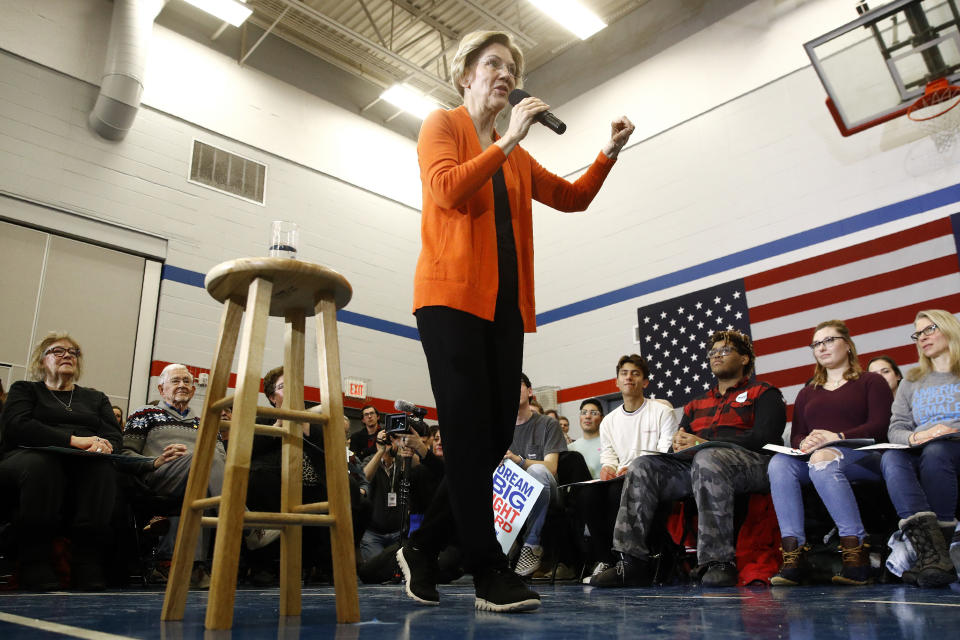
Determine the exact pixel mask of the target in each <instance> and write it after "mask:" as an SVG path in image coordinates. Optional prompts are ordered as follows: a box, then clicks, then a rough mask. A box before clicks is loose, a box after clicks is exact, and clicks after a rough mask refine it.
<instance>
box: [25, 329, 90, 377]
mask: <svg viewBox="0 0 960 640" xmlns="http://www.w3.org/2000/svg"><path fill="white" fill-rule="evenodd" d="M60 340H67V341H68V342H70V344H72V345H73V346H74V347H76V348H77V349H78V350H79V351H80V353H79V354H77V373H76V374H75V375H74V376H73V379H74V380H79V379H80V374H81V372H82V371H83V349H80V344H79V343H78V342H77V341H76V340H74V339H73V338H72V337H71V336H70V334H69V333H67V332H66V331H51V332H50V333H48V334H47V335H45V336H44V337H43V339H42V340H41V341H40V342H38V343H37V344H36V346H34V347H33V352H32V353H31V354H30V365H29V367H28V369H27V372H28V374H29V375H30V378H31V379H33V380H37V381H39V380H43V379H44V378H45V377H46V376H47V370H46V369H45V368H44V366H43V357H44V356H45V355H46V351H47V349H49V348H50V345H52V344H53V343H54V342H59V341H60Z"/></svg>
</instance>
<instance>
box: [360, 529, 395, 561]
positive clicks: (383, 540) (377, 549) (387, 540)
mask: <svg viewBox="0 0 960 640" xmlns="http://www.w3.org/2000/svg"><path fill="white" fill-rule="evenodd" d="M397 542H400V532H399V531H394V532H392V533H377V532H376V531H371V530H370V529H367V530H366V531H364V532H363V537H362V538H360V562H368V561H369V560H370V559H371V558H373V557H375V556H377V555H378V554H380V553H383V550H384V549H386V548H387V547H389V546H390V545H392V544H396V543H397Z"/></svg>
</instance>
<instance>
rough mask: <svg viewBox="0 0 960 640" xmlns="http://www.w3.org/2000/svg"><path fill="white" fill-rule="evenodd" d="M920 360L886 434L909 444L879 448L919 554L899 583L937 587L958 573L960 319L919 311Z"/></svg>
mask: <svg viewBox="0 0 960 640" xmlns="http://www.w3.org/2000/svg"><path fill="white" fill-rule="evenodd" d="M914 327H915V329H916V330H915V331H914V333H913V334H912V335H911V336H910V338H911V339H912V340H914V341H915V342H916V343H917V351H918V355H919V363H918V365H917V366H916V367H914V368H913V369H911V370H909V371H908V372H907V375H906V379H905V380H904V381H903V382H901V383H900V388H899V389H897V397H896V399H895V400H894V402H893V417H892V418H891V420H890V431H889V432H888V434H887V435H888V437H889V439H890V442H892V443H895V444H906V445H910V447H911V448H910V449H900V450H892V451H886V452H885V453H884V454H883V461H882V464H883V479H884V480H885V481H886V483H887V490H888V491H889V493H890V500H891V501H892V502H893V506H894V507H895V508H896V510H897V515H899V516H900V518H902V519H901V520H900V530H901V531H902V532H903V534H904V537H906V538H907V539H908V540H909V541H910V544H912V545H913V548H914V550H915V551H916V553H917V562H916V565H915V566H914V567H912V568H911V569H910V570H908V571H907V572H905V573H904V574H903V580H904V582H908V583H914V584H917V585H919V586H921V587H941V586H944V585H947V584H950V583H951V582H953V581H955V580H956V579H957V574H956V571H955V568H954V565H953V563H952V562H951V561H950V555H949V550H948V545H949V544H950V539H951V537H952V535H953V531H954V529H955V527H956V525H957V520H956V513H957V473H958V470H960V440H957V438H958V437H960V435H958V434H960V322H958V321H957V319H956V317H955V316H954V315H953V314H952V313H950V312H949V311H943V310H941V309H931V310H927V311H921V312H920V313H918V314H917V319H916V321H915V322H914Z"/></svg>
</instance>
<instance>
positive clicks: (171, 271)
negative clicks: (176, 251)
mask: <svg viewBox="0 0 960 640" xmlns="http://www.w3.org/2000/svg"><path fill="white" fill-rule="evenodd" d="M205 277H206V274H203V273H200V272H199V271H190V270H189V269H181V268H180V267H174V266H172V265H169V264H165V265H163V268H162V269H161V270H160V279H161V280H172V281H173V282H179V283H181V284H188V285H190V286H192V287H200V288H201V289H202V288H203V279H204V278H205Z"/></svg>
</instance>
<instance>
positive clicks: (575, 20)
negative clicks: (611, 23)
mask: <svg viewBox="0 0 960 640" xmlns="http://www.w3.org/2000/svg"><path fill="white" fill-rule="evenodd" d="M529 2H530V4H532V5H533V6H535V7H536V8H537V9H540V11H542V12H543V13H544V14H546V15H547V16H549V17H550V18H552V19H553V20H555V21H556V22H558V23H559V24H560V26H562V27H563V28H565V29H568V30H569V31H571V32H572V33H573V35H575V36H577V37H578V38H580V39H581V40H586V39H587V38H589V37H590V36H592V35H593V34H595V33H596V32H597V31H600V30H601V29H603V28H605V27H606V26H607V23H606V22H604V21H603V20H601V19H600V18H599V17H597V14H595V13H594V12H592V11H590V10H589V9H587V8H586V7H585V6H583V5H582V4H580V3H579V2H577V0H529Z"/></svg>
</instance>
